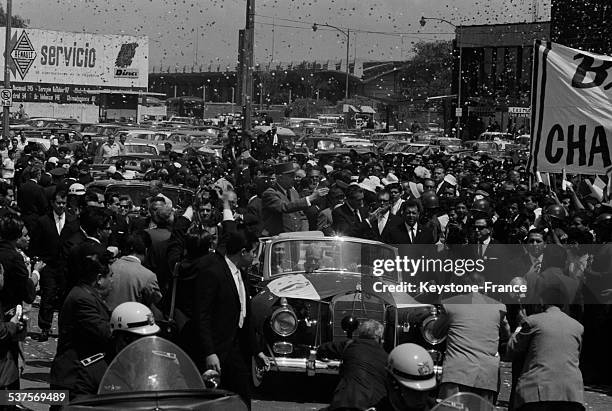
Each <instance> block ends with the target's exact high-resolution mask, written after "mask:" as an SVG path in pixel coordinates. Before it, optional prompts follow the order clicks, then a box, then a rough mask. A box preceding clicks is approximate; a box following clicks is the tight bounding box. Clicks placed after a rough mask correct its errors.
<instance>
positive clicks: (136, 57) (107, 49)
mask: <svg viewBox="0 0 612 411" xmlns="http://www.w3.org/2000/svg"><path fill="white" fill-rule="evenodd" d="M4 33H5V30H4V29H0V45H1V46H0V47H2V46H3V45H4ZM9 56H10V59H9V67H10V70H11V80H12V81H14V82H16V83H18V84H19V83H22V84H32V85H34V84H37V85H38V86H39V87H37V88H36V90H40V86H42V87H43V90H42V91H43V93H44V92H46V91H47V90H46V88H45V87H47V86H45V85H48V87H53V86H59V85H63V86H78V87H77V89H78V88H79V87H82V88H83V90H87V89H92V88H129V89H142V90H146V87H147V83H148V71H149V65H148V58H149V42H148V38H147V37H144V36H143V37H135V36H119V35H107V34H91V33H73V32H61V31H52V30H38V29H13V30H12V33H11V41H10V49H9ZM77 89H75V91H76V92H77V94H78V92H79V91H83V90H77ZM24 90H25V91H26V92H28V91H30V92H32V93H36V92H37V91H35V89H34V87H31V90H28V88H25V89H24ZM24 97H26V96H24ZM32 97H34V96H32ZM24 99H25V100H36V98H24Z"/></svg>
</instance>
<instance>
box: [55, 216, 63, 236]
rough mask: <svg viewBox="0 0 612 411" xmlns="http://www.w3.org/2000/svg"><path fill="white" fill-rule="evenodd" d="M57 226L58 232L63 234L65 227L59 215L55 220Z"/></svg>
mask: <svg viewBox="0 0 612 411" xmlns="http://www.w3.org/2000/svg"><path fill="white" fill-rule="evenodd" d="M55 226H56V228H57V233H58V234H61V233H62V229H63V228H64V227H63V226H62V217H61V216H57V220H56V222H55Z"/></svg>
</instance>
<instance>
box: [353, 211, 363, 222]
mask: <svg viewBox="0 0 612 411" xmlns="http://www.w3.org/2000/svg"><path fill="white" fill-rule="evenodd" d="M353 212H354V213H355V218H356V219H357V221H358V222H361V216H360V215H359V210H357V209H355V210H353Z"/></svg>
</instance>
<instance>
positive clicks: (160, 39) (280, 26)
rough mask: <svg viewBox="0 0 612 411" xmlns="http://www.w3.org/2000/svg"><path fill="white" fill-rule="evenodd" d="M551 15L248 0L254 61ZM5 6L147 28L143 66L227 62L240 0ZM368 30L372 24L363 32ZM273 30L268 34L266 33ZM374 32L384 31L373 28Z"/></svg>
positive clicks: (28, 14) (340, 53)
mask: <svg viewBox="0 0 612 411" xmlns="http://www.w3.org/2000/svg"><path fill="white" fill-rule="evenodd" d="M534 1H535V3H538V20H540V21H542V20H549V19H550V1H551V0H478V1H477V0H366V1H363V0H299V1H295V0H255V3H256V4H255V22H256V24H255V61H256V63H261V64H264V65H265V64H268V63H270V62H274V63H279V62H282V63H286V62H300V61H321V62H323V61H340V60H341V59H344V58H345V56H346V43H345V36H344V35H342V34H340V33H339V32H336V31H334V30H332V29H324V28H320V29H319V30H317V31H316V32H314V31H313V30H312V24H313V23H315V22H316V23H319V24H330V25H334V26H337V27H340V28H342V29H345V30H346V29H347V28H348V29H350V30H351V47H350V49H351V50H350V51H351V60H353V59H354V58H357V59H359V60H401V59H406V58H408V57H409V56H410V54H411V52H412V46H413V45H414V43H415V42H418V41H435V40H448V39H451V38H453V37H454V34H453V32H454V28H453V27H452V26H451V25H449V24H446V23H441V22H435V21H429V22H428V23H427V24H426V26H425V27H421V26H420V24H419V19H420V18H421V16H426V17H437V18H443V19H446V20H449V21H450V22H452V23H453V24H455V25H470V24H494V23H513V22H524V21H532V19H533V14H532V5H533V3H534ZM0 3H1V4H3V5H5V2H4V1H1V0H0ZM13 13H14V14H18V15H20V16H22V17H23V18H25V19H29V21H30V23H29V26H30V27H32V28H40V29H49V30H59V31H63V30H65V31H84V32H90V33H100V34H129V35H145V36H148V37H149V42H150V47H149V57H150V62H149V67H150V70H151V69H152V67H155V68H156V69H157V70H158V69H159V67H160V66H163V67H164V69H166V68H167V67H173V68H174V67H176V68H178V69H180V70H182V68H183V66H185V65H187V67H188V70H189V68H190V67H191V66H192V65H194V64H195V66H196V67H199V66H200V65H202V66H204V67H205V68H207V67H208V66H209V65H211V64H212V65H213V67H216V66H219V65H221V67H226V66H230V67H234V66H235V65H236V62H237V58H238V57H237V56H238V51H237V50H238V30H239V29H241V28H243V27H244V25H245V19H246V0H165V1H162V0H128V1H126V0H15V1H13ZM372 32H376V33H372ZM273 33H274V34H273ZM381 33H383V34H381Z"/></svg>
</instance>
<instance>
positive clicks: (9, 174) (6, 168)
mask: <svg viewBox="0 0 612 411" xmlns="http://www.w3.org/2000/svg"><path fill="white" fill-rule="evenodd" d="M13 177H15V162H14V161H13V160H11V159H10V158H9V157H7V158H5V159H4V160H3V161H2V178H13Z"/></svg>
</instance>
